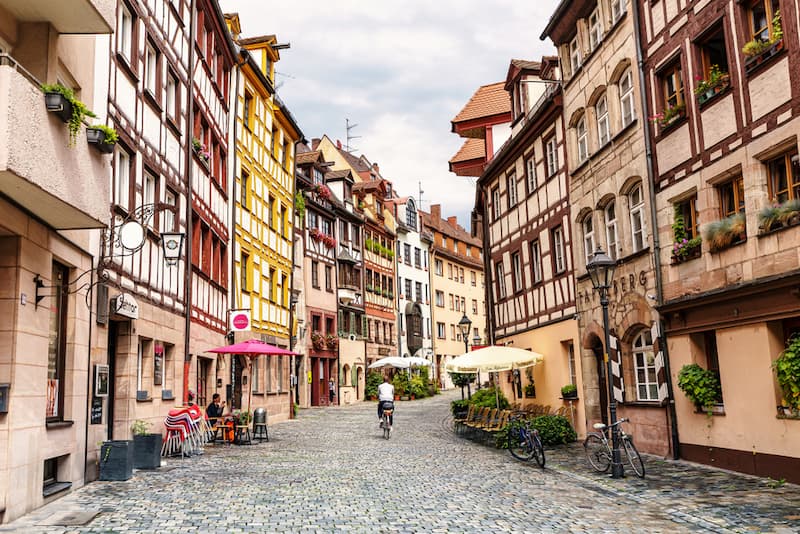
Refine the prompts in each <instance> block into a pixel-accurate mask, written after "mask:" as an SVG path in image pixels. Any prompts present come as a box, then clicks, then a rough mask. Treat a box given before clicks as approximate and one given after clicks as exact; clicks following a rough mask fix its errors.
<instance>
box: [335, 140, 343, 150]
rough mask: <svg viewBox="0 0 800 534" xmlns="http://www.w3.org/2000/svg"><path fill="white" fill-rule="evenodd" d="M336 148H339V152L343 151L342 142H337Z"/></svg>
mask: <svg viewBox="0 0 800 534" xmlns="http://www.w3.org/2000/svg"><path fill="white" fill-rule="evenodd" d="M336 148H338V149H339V150H341V149H342V142H341V141H339V140H338V139H337V140H336Z"/></svg>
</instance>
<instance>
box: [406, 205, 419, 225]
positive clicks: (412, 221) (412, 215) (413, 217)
mask: <svg viewBox="0 0 800 534" xmlns="http://www.w3.org/2000/svg"><path fill="white" fill-rule="evenodd" d="M406 225H407V226H408V227H409V228H411V229H412V230H416V229H417V207H416V206H415V205H414V202H413V201H412V200H411V199H409V200H408V202H406Z"/></svg>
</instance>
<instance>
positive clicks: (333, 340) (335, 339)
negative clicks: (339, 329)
mask: <svg viewBox="0 0 800 534" xmlns="http://www.w3.org/2000/svg"><path fill="white" fill-rule="evenodd" d="M325 346H326V347H328V349H329V350H336V349H337V348H338V347H339V336H337V335H335V334H328V335H327V336H325Z"/></svg>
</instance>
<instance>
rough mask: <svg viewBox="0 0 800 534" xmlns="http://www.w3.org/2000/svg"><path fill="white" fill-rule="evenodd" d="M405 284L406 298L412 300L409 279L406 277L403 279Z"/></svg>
mask: <svg viewBox="0 0 800 534" xmlns="http://www.w3.org/2000/svg"><path fill="white" fill-rule="evenodd" d="M405 284H406V287H405V292H406V293H405V294H406V300H413V299H412V295H411V280H409V279H408V278H406V279H405Z"/></svg>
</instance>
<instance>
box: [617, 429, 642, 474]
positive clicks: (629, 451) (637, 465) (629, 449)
mask: <svg viewBox="0 0 800 534" xmlns="http://www.w3.org/2000/svg"><path fill="white" fill-rule="evenodd" d="M622 446H623V447H624V449H625V456H627V457H628V463H629V464H631V467H632V468H633V471H634V473H636V474H637V475H638V476H639V478H644V461H643V460H642V457H641V455H640V454H639V451H637V450H636V445H634V444H633V440H631V438H629V437H627V436H626V437H625V438H623V439H622Z"/></svg>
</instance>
